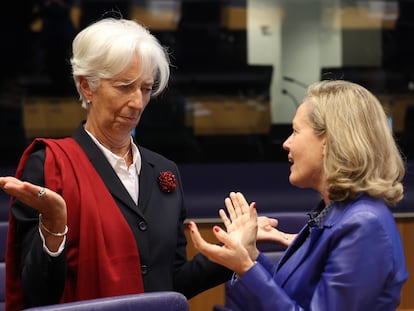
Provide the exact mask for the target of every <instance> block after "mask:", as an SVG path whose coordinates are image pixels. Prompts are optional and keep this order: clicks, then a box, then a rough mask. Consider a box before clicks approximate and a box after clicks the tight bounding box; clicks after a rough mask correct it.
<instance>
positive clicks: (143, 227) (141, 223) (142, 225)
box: [138, 221, 148, 231]
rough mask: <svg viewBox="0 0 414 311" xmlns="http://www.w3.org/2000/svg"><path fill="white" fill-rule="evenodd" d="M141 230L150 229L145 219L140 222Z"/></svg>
mask: <svg viewBox="0 0 414 311" xmlns="http://www.w3.org/2000/svg"><path fill="white" fill-rule="evenodd" d="M138 227H139V230H141V231H146V230H147V229H148V226H147V223H146V222H145V221H140V222H139V223H138Z"/></svg>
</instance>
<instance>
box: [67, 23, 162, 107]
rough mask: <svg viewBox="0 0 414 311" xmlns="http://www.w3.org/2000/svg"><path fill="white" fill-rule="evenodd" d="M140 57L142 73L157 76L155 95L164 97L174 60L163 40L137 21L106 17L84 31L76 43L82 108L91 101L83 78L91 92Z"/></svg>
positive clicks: (75, 69) (76, 78)
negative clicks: (163, 45)
mask: <svg viewBox="0 0 414 311" xmlns="http://www.w3.org/2000/svg"><path fill="white" fill-rule="evenodd" d="M137 55H138V57H139V58H140V64H141V66H140V72H139V73H138V74H139V75H141V74H148V73H152V74H153V75H154V80H155V84H154V90H153V93H152V95H153V96H156V95H158V94H160V93H161V92H162V91H163V90H164V89H165V87H166V86H167V84H168V80H169V76H170V61H169V57H168V53H167V51H166V49H165V48H164V47H162V46H161V44H160V43H159V41H158V40H157V39H156V38H155V37H154V36H153V35H152V34H151V33H150V32H149V31H148V30H147V29H146V28H145V27H143V26H142V25H140V24H139V23H137V22H136V21H133V20H126V19H114V18H106V19H102V20H100V21H97V22H95V23H93V24H91V25H90V26H88V27H86V28H85V29H83V30H82V31H81V32H79V33H78V35H77V36H76V37H75V39H74V40H73V44H72V58H71V64H72V74H73V79H74V81H75V85H76V89H77V90H78V93H79V96H80V100H81V101H82V107H84V108H87V107H88V102H87V100H86V98H85V97H84V95H83V94H82V92H81V90H80V85H79V77H85V78H86V80H87V81H88V83H89V87H90V88H91V89H96V88H98V86H99V81H100V79H102V78H106V79H110V78H113V77H114V76H116V75H117V74H119V73H121V72H122V71H124V70H125V69H126V67H127V66H128V65H129V64H130V62H131V61H132V59H133V58H134V57H136V56H137Z"/></svg>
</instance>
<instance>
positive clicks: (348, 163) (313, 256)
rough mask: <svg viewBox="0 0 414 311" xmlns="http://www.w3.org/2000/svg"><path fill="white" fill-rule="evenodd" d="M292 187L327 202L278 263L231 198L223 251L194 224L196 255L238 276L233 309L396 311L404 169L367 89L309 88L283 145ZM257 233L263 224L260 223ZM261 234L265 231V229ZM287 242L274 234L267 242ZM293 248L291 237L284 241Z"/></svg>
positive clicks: (332, 84)
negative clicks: (396, 209)
mask: <svg viewBox="0 0 414 311" xmlns="http://www.w3.org/2000/svg"><path fill="white" fill-rule="evenodd" d="M283 148H284V149H285V150H286V151H287V152H288V161H289V162H290V163H291V167H290V176H289V181H290V183H291V184H292V185H295V186H297V187H300V188H311V189H314V190H316V191H318V192H319V193H320V195H321V198H322V200H321V203H320V204H319V205H318V206H317V207H316V208H315V209H313V210H312V211H311V212H310V220H309V222H308V223H307V224H306V225H305V226H304V228H303V229H302V230H301V231H300V232H299V234H298V235H297V236H293V242H291V243H287V242H284V243H285V244H290V246H289V247H288V249H287V250H286V252H285V254H284V255H283V257H282V258H281V259H280V261H279V262H278V263H277V264H275V263H273V262H271V261H270V260H269V259H267V258H266V257H265V256H264V255H263V254H261V253H260V252H259V251H258V249H257V248H256V239H257V237H258V236H259V235H260V236H261V238H262V237H263V236H262V235H263V233H261V232H260V231H259V234H258V233H257V228H258V221H257V212H256V209H255V203H251V204H250V205H249V204H248V203H247V201H246V199H245V198H244V196H243V195H242V194H241V193H234V192H232V193H230V196H229V198H227V199H226V207H227V210H228V216H227V214H226V213H225V212H224V211H223V210H221V211H220V216H221V218H222V219H223V221H224V224H225V226H226V229H227V230H223V229H221V228H219V227H214V232H215V235H216V236H217V238H218V239H219V240H220V241H221V242H222V243H223V245H224V247H218V246H216V245H213V244H210V243H207V242H206V241H205V240H204V239H203V238H202V237H201V236H200V234H199V232H198V229H197V226H196V224H195V223H190V225H189V226H190V229H191V233H192V235H191V237H192V239H193V242H194V244H195V246H196V248H197V249H198V250H199V251H200V252H201V253H203V254H205V255H206V256H207V257H208V258H209V259H210V260H212V261H215V262H217V263H220V264H222V265H224V266H226V267H228V268H229V269H231V270H233V271H234V272H235V277H234V278H233V280H232V284H231V287H230V289H229V292H228V296H229V300H228V303H227V307H229V308H230V309H231V310H255V311H258V310H273V311H277V310H283V311H286V310H318V311H324V310H336V311H338V310H346V311H351V310H361V311H365V310H395V309H396V308H397V306H398V305H399V302H400V292H401V288H402V286H403V284H404V282H405V281H406V280H407V278H408V273H407V269H406V263H405V256H404V250H403V246H402V242H401V238H400V235H399V231H398V228H397V226H396V224H395V221H394V218H393V215H392V212H391V211H390V208H391V207H392V206H394V205H396V204H397V203H398V202H399V201H400V200H401V199H402V198H403V185H402V183H401V181H402V178H403V176H404V172H405V168H404V161H403V159H402V157H401V154H400V151H399V149H398V147H397V145H396V143H395V141H394V138H393V136H392V131H391V129H390V128H389V126H388V122H387V116H386V114H385V112H384V110H383V107H382V106H381V104H380V102H379V101H378V100H377V99H376V98H375V96H374V95H372V94H371V93H370V92H369V91H368V90H366V89H365V88H363V87H362V86H360V85H357V84H354V83H351V82H346V81H322V82H318V83H315V84H313V85H311V86H310V87H309V89H308V91H307V93H306V95H305V98H304V101H303V103H302V104H301V105H300V106H299V107H298V109H297V112H296V115H295V117H294V119H293V132H292V134H291V135H290V136H289V137H288V138H287V140H286V141H285V142H284V144H283ZM259 224H260V223H259ZM260 226H261V224H260ZM272 235H273V237H274V240H275V241H281V238H280V237H281V236H283V233H281V232H280V231H277V229H275V228H271V229H269V230H268V236H272ZM287 238H288V239H290V238H292V236H287Z"/></svg>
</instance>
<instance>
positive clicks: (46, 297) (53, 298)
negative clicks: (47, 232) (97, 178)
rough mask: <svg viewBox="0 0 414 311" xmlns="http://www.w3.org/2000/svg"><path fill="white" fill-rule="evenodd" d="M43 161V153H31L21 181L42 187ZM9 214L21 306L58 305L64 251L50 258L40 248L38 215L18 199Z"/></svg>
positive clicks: (62, 286)
mask: <svg viewBox="0 0 414 311" xmlns="http://www.w3.org/2000/svg"><path fill="white" fill-rule="evenodd" d="M44 159H45V151H44V150H39V151H37V152H35V153H33V154H32V155H31V156H30V157H29V159H28V160H27V162H26V165H25V167H24V171H23V175H22V176H21V179H22V180H25V181H29V182H31V183H34V184H37V185H39V186H43V185H44V177H43V164H44ZM11 212H12V215H13V217H14V221H15V227H16V232H15V233H16V237H15V240H16V242H17V243H19V244H20V254H21V257H20V258H21V279H22V286H23V293H24V300H25V302H24V305H25V307H31V306H40V305H47V304H53V303H58V302H59V300H60V297H61V295H62V293H63V288H64V283H65V274H66V248H65V249H64V250H63V252H62V253H61V254H60V255H59V256H57V257H52V256H50V255H49V254H48V253H47V252H46V251H45V250H44V249H43V242H42V239H41V237H40V233H39V229H38V226H39V219H38V212H37V211H36V210H34V209H33V208H31V207H29V206H27V205H25V204H23V203H22V202H20V201H18V200H15V201H14V202H13V204H12V206H11Z"/></svg>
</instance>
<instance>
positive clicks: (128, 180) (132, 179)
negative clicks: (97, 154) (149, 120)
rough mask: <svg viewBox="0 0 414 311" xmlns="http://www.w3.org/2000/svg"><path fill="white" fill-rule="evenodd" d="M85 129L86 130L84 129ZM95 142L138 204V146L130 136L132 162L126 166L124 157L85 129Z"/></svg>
mask: <svg viewBox="0 0 414 311" xmlns="http://www.w3.org/2000/svg"><path fill="white" fill-rule="evenodd" d="M85 131H86V130H85ZM86 133H88V134H89V136H90V137H91V138H92V140H93V141H94V142H95V144H96V145H97V146H98V147H99V149H101V151H102V153H103V154H104V156H105V158H106V159H107V160H108V162H109V164H111V166H112V168H113V169H114V171H115V173H116V174H117V175H118V177H119V179H120V180H121V182H122V183H123V185H124V186H125V188H126V190H127V191H128V193H129V195H130V196H131V198H132V199H133V200H134V202H135V204H138V195H139V174H140V172H141V154H140V153H139V150H138V147H137V146H136V145H135V143H134V140H133V139H132V136H131V152H132V164H131V165H130V166H129V167H127V164H126V162H125V159H124V158H122V157H120V156H118V155H116V154H114V153H113V152H111V151H110V150H109V149H108V148H106V147H104V146H103V145H102V144H101V143H100V142H99V141H98V140H97V139H96V138H95V137H94V136H93V135H92V134H91V133H90V132H88V131H86Z"/></svg>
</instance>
